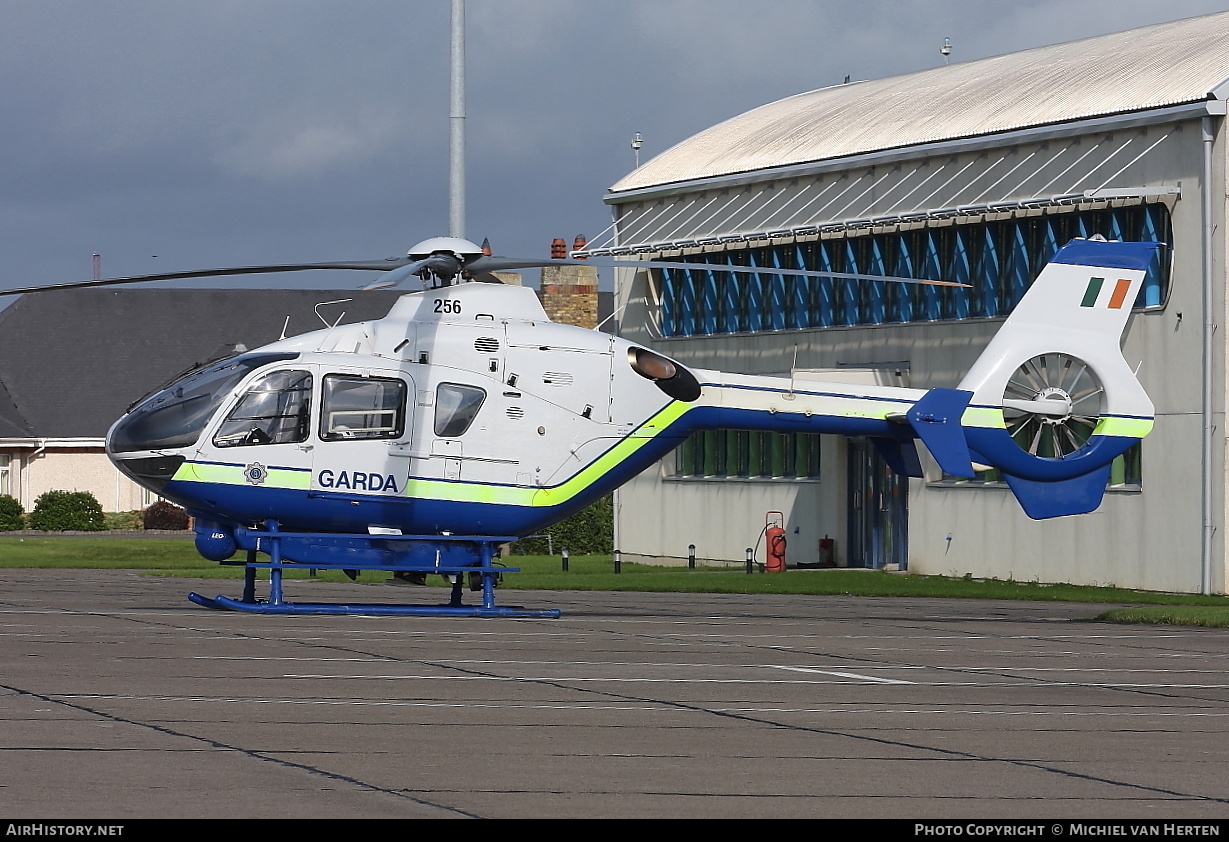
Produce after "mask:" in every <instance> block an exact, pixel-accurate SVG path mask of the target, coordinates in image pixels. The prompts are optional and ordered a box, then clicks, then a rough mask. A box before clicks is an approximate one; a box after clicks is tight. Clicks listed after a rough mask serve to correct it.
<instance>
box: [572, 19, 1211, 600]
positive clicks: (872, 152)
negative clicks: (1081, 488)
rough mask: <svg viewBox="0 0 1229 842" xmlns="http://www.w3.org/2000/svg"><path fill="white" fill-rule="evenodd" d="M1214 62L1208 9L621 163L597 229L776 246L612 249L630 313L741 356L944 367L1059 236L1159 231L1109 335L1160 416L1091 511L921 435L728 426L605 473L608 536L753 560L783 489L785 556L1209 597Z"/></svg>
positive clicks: (959, 363) (658, 331)
mask: <svg viewBox="0 0 1229 842" xmlns="http://www.w3.org/2000/svg"><path fill="white" fill-rule="evenodd" d="M1227 77H1229V14H1216V15H1211V16H1207V17H1201V18H1195V19H1190V20H1182V21H1177V22H1174V23H1167V24H1162V25H1158V26H1151V27H1146V28H1143V29H1137V30H1133V31H1130V32H1123V33H1118V34H1114V35H1108V36H1103V37H1098V38H1092V39H1087V40H1083V41H1077V42H1073V43H1067V44H1060V45H1057V46H1050V47H1042V48H1039V49H1034V50H1028V51H1025V52H1020V53H1014V54H1010V55H1004V56H999V57H995V58H989V59H984V60H980V61H973V62H967V63H964V64H953V65H951V66H946V67H939V68H935V69H932V70H926V71H922V72H918V73H913V74H908V75H904V76H897V77H893V78H889V79H881V80H876V81H868V82H858V83H854V84H844V85H838V86H834V87H830V88H824V89H821V90H817V91H812V92H809V93H803V94H799V95H797V96H792V97H789V98H787V99H783V100H781V101H779V102H773V103H770V104H768V105H764V106H762V107H759V108H756V109H754V110H752V111H749V112H747V113H745V114H741V115H739V116H737V117H734V118H732V119H730V120H727V121H725V122H723V123H720V124H719V125H716V126H714V127H712V128H710V129H708V130H706V131H703V132H701V133H699V134H697V135H696V136H694V137H692V138H690V139H688V140H685V141H683V142H682V143H680V144H678V145H677V146H675V147H673V148H672V149H669V150H668V151H666V152H664V153H662V154H661V155H659V156H657V157H656V158H654V159H652V160H651V161H649V162H648V163H646V164H644V165H643V166H641V167H640V168H639V169H637V170H635V171H634V172H632V173H630V174H629V175H628V176H626V177H625V178H623V179H622V180H621V181H619V182H618V183H617V184H615V185H614V186H613V187H612V188H611V189H610V194H609V196H608V197H607V199H606V201H607V202H608V203H609V204H610V205H611V206H612V210H613V215H614V220H615V221H614V225H613V226H612V229H611V233H609V234H608V235H606V236H605V237H604V238H598V239H596V240H595V241H593V242H592V243H591V244H590V245H591V252H592V253H594V254H615V255H638V256H643V257H656V258H659V259H664V260H669V259H674V260H684V261H696V262H705V263H709V264H713V263H716V264H721V263H727V262H728V263H734V264H741V265H748V266H758V267H764V268H765V271H764V272H763V273H761V274H758V275H740V276H732V275H731V274H730V273H722V272H721V271H720V270H719V269H717V270H714V269H711V268H707V267H706V268H697V269H695V270H692V269H687V270H677V269H676V270H653V271H651V272H650V271H630V270H622V273H621V276H620V278H619V281H618V291H617V302H616V305H617V307H620V308H623V309H622V311H621V315H620V321H621V334H622V335H623V336H624V337H626V338H628V339H632V340H633V341H637V342H642V343H644V344H645V345H647V346H649V347H652V348H655V349H657V350H659V351H661V352H662V353H665V354H667V355H669V356H672V357H674V358H676V359H678V360H680V361H682V362H683V363H685V364H691V365H695V366H698V367H706V368H718V369H723V370H727V371H735V372H742V373H753V374H772V373H776V374H788V373H789V372H791V371H792V372H794V376H795V377H797V378H807V377H810V378H812V379H814V378H819V379H826V380H842V381H848V382H851V383H857V382H862V383H866V382H877V383H883V384H889V385H903V386H911V387H913V388H930V387H935V386H948V387H951V386H955V385H956V384H957V383H958V382H959V381H960V379H961V377H962V376H963V374H964V372H965V371H966V369H967V368H968V367H969V366H970V364H971V363H972V362H973V361H974V359H976V357H977V356H978V354H979V353H980V352H981V350H982V349H983V348H984V347H985V345H986V343H987V342H988V340H989V339H990V337H991V336H992V335H993V334H994V332H995V331H996V329H997V328H998V327H999V326H1000V325H1001V324H1002V321H1003V319H1004V317H1005V316H1006V315H1007V314H1008V313H1009V312H1010V311H1011V309H1012V307H1013V306H1014V305H1015V303H1016V302H1018V301H1019V300H1020V297H1021V296H1022V295H1023V293H1024V291H1025V290H1026V289H1027V287H1028V285H1029V283H1030V282H1031V280H1032V278H1033V277H1035V275H1036V273H1037V272H1038V271H1039V269H1040V267H1041V266H1042V265H1044V264H1045V263H1046V261H1047V260H1048V259H1049V258H1050V257H1051V256H1052V255H1053V254H1054V252H1055V250H1056V249H1057V248H1058V247H1059V246H1061V245H1062V244H1063V243H1065V242H1067V241H1068V240H1070V239H1072V238H1074V237H1087V236H1093V235H1096V234H1100V235H1102V236H1104V237H1106V238H1108V239H1118V240H1143V241H1158V242H1164V243H1167V244H1170V246H1171V248H1169V249H1165V250H1162V252H1161V254H1162V257H1160V258H1158V259H1157V260H1156V261H1154V263H1153V265H1152V266H1151V268H1150V269H1149V271H1148V274H1147V277H1146V280H1145V284H1144V288H1143V291H1142V292H1141V294H1140V297H1139V299H1138V300H1137V301H1136V302H1135V310H1134V314H1133V318H1132V320H1131V324H1130V326H1129V328H1128V333H1127V335H1126V339H1125V343H1124V352H1125V356H1126V358H1127V360H1128V362H1129V363H1130V364H1131V365H1132V367H1134V366H1135V365H1137V364H1138V365H1139V370H1138V376H1139V378H1140V380H1141V382H1142V383H1143V385H1144V387H1145V388H1146V389H1147V391H1148V393H1149V394H1150V396H1151V397H1152V399H1153V401H1154V403H1155V404H1156V424H1155V428H1154V430H1153V432H1152V433H1151V435H1149V436H1148V438H1146V439H1145V440H1144V441H1143V442H1142V445H1141V446H1140V447H1138V448H1135V449H1133V450H1132V451H1130V452H1128V453H1127V454H1125V455H1124V456H1123V457H1120V458H1119V460H1118V461H1117V462H1116V463H1115V464H1114V466H1113V470H1112V472H1111V477H1110V482H1109V488H1108V492H1107V494H1106V496H1105V500H1104V502H1103V503H1102V505H1101V507H1100V509H1098V510H1097V511H1096V512H1093V513H1091V514H1088V515H1081V516H1076V517H1067V518H1059V519H1055V520H1047V521H1033V520H1030V519H1029V518H1028V517H1027V516H1026V515H1025V514H1024V513H1023V512H1022V511H1021V509H1020V507H1019V506H1018V505H1017V503H1016V501H1015V499H1014V498H1013V497H1012V495H1011V494H1010V492H1009V491H1008V489H1007V488H1006V486H1005V485H1004V484H1003V483H1002V482H1001V481H1000V479H999V478H998V477H997V475H996V474H995V473H994V472H983V473H981V474H979V475H978V477H977V478H976V479H974V480H962V479H957V478H953V477H950V476H945V475H944V474H943V473H942V472H941V471H940V470H939V469H938V467H937V466H936V465H935V464H934V462H933V461H931V460H929V457H928V456H927V455H925V454H923V461H924V467H925V473H926V476H925V477H924V478H923V479H920V480H919V479H915V480H906V481H902V480H901V479H899V478H897V477H896V476H894V475H893V474H892V473H891V472H890V471H889V470H887V468H886V466H885V465H884V463H883V461H882V459H881V458H880V457H879V456H878V454H877V453H876V451H875V449H874V448H873V447H871V446H869V444H868V442H866V441H860V440H857V439H852V440H845V439H842V438H839V437H830V436H825V437H812V436H807V435H801V434H795V435H780V434H767V433H750V432H747V431H740V430H720V431H715V432H707V433H702V434H697V435H696V436H693V437H692V438H691V439H690V440H689V441H688V442H687V443H686V444H685V445H684V446H682V447H680V448H679V449H678V450H677V451H675V453H674V454H672V455H671V456H670V457H668V458H667V459H665V460H664V461H663V462H662V463H660V464H659V465H658V466H657V467H656V468H654V469H652V470H649V471H647V472H645V473H644V474H642V475H641V476H639V477H638V478H636V479H635V480H633V481H632V483H630V484H629V485H628V486H625V488H624V489H622V490H621V491H620V492H619V493H618V496H617V505H616V512H617V515H616V523H617V526H616V541H617V546H618V548H619V549H620V551H621V552H622V553H623V557H624V558H628V559H632V560H634V559H636V558H638V557H646V558H648V557H667V558H677V559H683V558H685V557H686V556H687V554H688V547H689V545H692V544H694V545H695V548H696V550H695V552H696V555H697V556H698V557H699V558H701V559H720V560H728V561H732V562H739V561H742V560H743V559H744V557H745V552H746V548H748V547H752V546H754V545H756V544H757V543H759V545H760V558H761V559H762V558H763V541H762V540H760V537H759V536H760V533H761V530H762V529H763V527H764V524H765V517H766V513H768V512H770V511H780V512H783V513H784V520H785V531H786V535H787V538H788V540H789V546H788V561H789V563H790V564H791V565H795V564H821V563H826V562H829V561H832V562H835V563H836V564H838V565H840V566H849V567H885V566H889V565H897V566H899V567H900V568H902V569H906V568H907V569H908V570H911V571H914V572H918V573H931V574H947V575H952V574H955V575H964V574H966V573H971V574H972V575H974V576H976V577H998V578H1003V579H1006V578H1014V579H1016V580H1018V581H1033V580H1036V581H1041V582H1072V583H1081V584H1111V583H1112V584H1116V585H1119V586H1123V587H1131V588H1141V589H1152V590H1165V591H1183V592H1200V591H1204V592H1213V593H1225V592H1226V554H1225V540H1224V538H1225V529H1224V526H1225V521H1226V511H1225V490H1226V480H1227V476H1226V471H1225V434H1224V430H1225V426H1224V424H1225V383H1226V374H1227V372H1226V367H1225V351H1226V341H1227V338H1229V337H1227V335H1226V331H1225V330H1224V329H1223V328H1224V324H1225V316H1226V313H1225V307H1226V299H1225V261H1226V253H1225V249H1226V241H1225V236H1224V232H1225V223H1226V219H1225V216H1226V195H1227V187H1229V185H1227V184H1226V166H1225V164H1226V137H1225V128H1224V115H1225V99H1226V96H1227V95H1229V82H1227V81H1226V80H1227ZM790 268H804V269H813V270H817V271H825V270H831V271H844V272H860V273H869V274H880V275H905V276H913V277H919V278H934V279H947V280H955V281H963V282H965V283H968V284H969V285H970V288H968V289H957V290H946V291H940V290H939V288H936V287H921V288H915V287H911V286H905V285H897V284H887V283H881V282H872V283H865V282H862V283H859V282H850V281H844V280H830V279H825V278H809V277H799V276H790V275H789V274H788V273H787V272H782V271H781V270H788V269H790ZM1205 297H1209V298H1208V300H1205ZM825 538H827V539H828V540H829V542H830V543H828V544H823V543H821V542H823V541H824V539H825Z"/></svg>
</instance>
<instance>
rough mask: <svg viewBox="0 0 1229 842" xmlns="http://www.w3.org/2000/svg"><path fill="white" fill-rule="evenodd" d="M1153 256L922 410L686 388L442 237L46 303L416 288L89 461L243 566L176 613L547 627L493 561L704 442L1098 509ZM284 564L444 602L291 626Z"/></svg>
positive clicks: (874, 391)
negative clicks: (390, 581)
mask: <svg viewBox="0 0 1229 842" xmlns="http://www.w3.org/2000/svg"><path fill="white" fill-rule="evenodd" d="M1156 248H1158V246H1157V244H1154V243H1124V242H1106V241H1097V240H1073V241H1072V242H1070V243H1068V244H1067V245H1066V246H1064V247H1063V248H1062V249H1060V250H1059V251H1058V252H1057V253H1056V254H1055V256H1054V257H1053V259H1052V260H1051V261H1050V262H1049V264H1048V265H1046V266H1045V268H1044V269H1043V271H1042V272H1041V273H1040V275H1039V276H1038V277H1037V279H1036V281H1035V282H1034V283H1033V285H1032V286H1031V287H1030V289H1029V291H1028V292H1027V294H1026V295H1025V297H1024V299H1023V300H1022V301H1021V302H1020V304H1019V305H1018V306H1017V307H1016V308H1015V310H1014V311H1013V312H1012V314H1011V315H1010V316H1009V317H1008V319H1007V320H1006V322H1005V323H1004V324H1003V326H1002V328H1001V329H1000V330H999V332H998V333H997V334H996V335H995V337H994V338H993V339H992V341H991V342H990V344H989V345H988V346H987V348H986V349H985V351H984V353H983V354H982V355H981V356H980V357H979V358H978V360H977V361H976V362H975V364H974V365H973V367H972V368H971V369H970V370H969V372H968V374H967V375H966V376H965V377H964V379H963V380H962V381H961V382H960V383H959V384H958V385H957V386H956V387H955V388H935V389H929V390H918V389H905V388H895V387H885V386H879V387H876V386H851V385H849V384H844V383H822V382H815V381H810V380H806V381H802V380H798V381H795V380H793V379H791V378H786V377H763V376H750V375H742V374H729V373H723V372H719V371H709V370H702V369H691V368H688V367H687V366H684V365H682V364H680V363H678V362H676V361H674V360H671V359H668V358H667V357H665V356H663V355H661V354H659V353H657V352H655V351H652V350H650V349H648V348H644V347H641V346H639V345H636V344H635V343H632V342H628V341H625V340H623V339H620V338H618V337H614V336H610V335H607V334H604V333H600V332H597V331H594V330H587V329H584V328H578V327H573V326H570V325H565V324H556V323H553V322H551V321H550V320H549V319H548V318H547V316H546V313H545V312H544V311H543V309H542V306H541V304H540V303H539V301H538V299H537V296H536V295H535V293H534V291H533V290H531V289H527V288H522V287H514V286H504V285H500V284H492V283H480V282H473V281H471V280H470V279H472V278H475V277H477V276H480V275H483V274H485V273H489V272H495V271H502V270H509V269H520V268H528V267H533V266H543V265H550V264H552V263H560V262H565V263H566V262H574V261H558V260H528V259H527V260H521V259H510V258H501V257H493V256H490V255H489V254H484V252H483V250H482V248H480V247H479V246H477V245H475V244H474V243H471V242H469V241H467V240H463V239H457V238H449V237H440V238H435V239H431V240H427V241H424V242H423V243H420V244H419V245H418V246H415V247H414V248H413V249H411V250H410V252H409V255H408V256H407V257H405V258H398V259H393V260H388V261H366V262H362V261H360V262H346V263H324V264H319V263H317V264H297V265H286V266H253V267H240V268H233V269H215V270H208V271H202V272H182V273H170V274H163V275H145V276H139V277H134V278H117V279H110V280H105V281H87V282H82V283H79V284H68V285H58V286H55V287H50V288H52V289H66V288H75V287H88V286H104V285H114V284H125V283H136V282H140V281H151V280H174V279H179V278H192V277H205V276H214V275H238V274H255V273H269V272H289V271H299V270H304V269H351V270H368V271H370V270H372V269H377V270H386V274H385V275H383V276H382V278H381V280H380V281H378V282H377V283H376V284H373V285H372V286H373V287H388V286H395V285H397V284H399V283H401V282H403V281H406V280H407V279H409V278H411V277H418V278H421V279H422V280H423V285H424V287H425V288H424V289H423V290H422V291H420V292H411V293H408V294H406V295H404V296H402V297H401V298H400V299H399V300H398V301H397V302H396V304H395V305H394V306H393V308H392V310H391V311H390V312H389V313H388V315H387V316H385V317H384V318H382V319H378V320H375V321H370V322H362V323H357V324H347V325H340V324H339V325H335V326H333V327H330V328H326V329H323V330H318V331H315V332H312V333H307V334H303V335H300V336H295V337H292V338H289V339H283V340H281V341H278V342H275V343H273V344H270V345H266V346H264V347H262V348H258V349H256V350H253V351H248V352H245V353H242V354H240V355H238V356H234V357H231V358H229V359H225V360H222V361H220V362H215V363H213V364H210V365H207V366H205V367H203V368H201V369H199V370H196V371H194V372H192V373H190V374H187V375H186V376H184V377H182V378H181V379H179V380H178V381H176V382H174V383H172V384H171V385H169V386H167V387H166V388H164V389H162V390H161V391H159V392H157V393H156V394H154V395H153V396H151V397H149V398H147V399H145V400H143V401H141V402H140V403H138V404H137V405H135V406H134V407H133V408H132V409H131V410H130V411H129V412H128V413H127V414H126V415H125V416H124V417H123V418H121V419H119V420H118V421H116V422H115V424H114V425H113V426H112V428H111V430H110V432H109V433H108V435H107V453H108V455H109V456H110V458H111V460H112V461H113V462H114V463H115V465H116V466H118V468H119V469H120V470H121V471H122V472H123V473H125V474H126V475H128V476H129V477H131V478H132V479H133V480H135V481H136V482H137V483H139V484H140V485H142V486H144V487H146V488H148V489H150V490H151V491H153V492H155V493H157V494H158V495H160V496H162V497H164V498H166V499H169V500H172V501H174V502H176V503H178V504H179V505H181V506H183V507H184V508H185V509H187V511H188V512H189V514H191V515H192V516H193V518H194V524H195V526H194V528H195V532H196V547H197V549H198V551H199V552H200V553H201V555H203V556H204V557H205V558H208V559H211V560H214V561H219V562H227V560H229V559H231V558H232V557H233V556H235V554H236V553H239V552H241V551H242V552H245V553H246V554H247V556H246V558H247V560H246V562H231V563H244V564H246V567H247V571H246V573H247V578H246V582H245V587H244V593H243V596H242V597H241V598H240V599H230V598H227V597H223V596H219V597H216V598H207V597H202V596H200V595H197V594H191V595H190V598H191V599H192V600H193V601H194V602H196V603H198V604H201V605H205V606H208V607H213V608H227V609H235V610H244V611H252V612H260V613H385V614H401V613H404V614H461V615H471V616H517V617H553V616H558V612H557V611H554V610H551V609H528V608H517V607H496V605H495V602H494V585H495V580H496V578H497V577H498V575H499V574H500V572H502V571H503V569H502V568H499V567H498V566H496V565H494V564H493V562H492V558H493V556H494V554H495V552H496V549H497V547H498V545H500V544H502V543H504V542H508V541H512V540H515V539H517V538H520V537H523V536H526V535H530V534H533V533H537V532H540V531H542V530H543V529H544V528H546V527H548V526H549V525H551V524H553V523H555V522H557V521H559V520H561V519H563V518H565V517H567V516H568V515H570V514H572V513H574V512H576V511H578V510H580V509H581V508H583V507H585V506H586V505H588V504H589V503H591V502H593V501H595V500H597V499H598V498H600V497H601V496H603V495H605V494H608V493H609V492H610V491H612V490H613V489H615V488H617V487H618V486H620V485H621V484H623V483H625V482H626V481H628V480H629V479H631V478H632V477H633V476H635V475H636V474H638V473H639V472H641V471H643V470H644V469H645V468H647V467H649V466H650V465H652V464H653V463H654V462H655V461H657V460H659V459H661V458H662V457H663V456H665V455H666V454H668V453H669V452H670V451H671V450H673V449H674V448H675V447H676V446H678V445H679V444H680V443H681V442H683V441H684V439H686V438H687V437H688V436H689V435H691V434H692V433H693V432H695V431H697V430H704V429H715V428H733V429H747V430H766V431H778V432H809V433H835V434H840V435H846V436H868V437H870V438H871V440H872V441H874V442H875V443H876V445H877V447H878V448H879V450H880V452H881V453H882V454H883V455H884V456H885V458H886V459H887V461H888V463H889V464H890V465H891V466H892V467H893V469H894V470H896V471H897V472H898V473H901V474H905V475H909V476H921V475H922V471H921V466H920V460H919V457H918V452H917V449H916V442H917V440H919V439H920V440H921V442H922V443H923V444H924V445H925V447H926V449H927V450H928V451H929V452H930V454H931V456H932V457H933V458H934V459H935V461H936V462H937V463H938V465H939V466H940V467H941V468H942V470H943V471H944V472H945V473H948V474H951V475H955V476H972V475H973V473H974V468H975V466H983V467H984V466H991V467H994V468H997V469H998V470H999V471H1000V472H1001V473H1002V475H1003V477H1004V478H1005V480H1006V482H1007V483H1008V485H1009V486H1010V487H1011V490H1012V491H1013V492H1014V493H1015V496H1016V498H1017V499H1018V500H1019V502H1020V504H1021V506H1022V507H1023V509H1024V510H1025V512H1026V513H1027V514H1028V515H1030V516H1031V517H1033V518H1049V517H1058V516H1063V515H1071V514H1080V513H1084V512H1088V511H1092V510H1093V509H1095V508H1097V506H1099V505H1100V502H1101V496H1102V492H1103V490H1104V488H1105V484H1106V479H1107V476H1108V472H1109V469H1110V468H1109V466H1110V463H1111V461H1112V460H1113V459H1114V458H1115V457H1116V456H1118V455H1119V454H1121V453H1123V452H1124V451H1126V450H1127V449H1128V448H1129V447H1131V446H1132V445H1134V444H1135V443H1136V442H1138V441H1139V440H1140V439H1141V438H1143V437H1144V436H1145V435H1147V433H1148V432H1149V430H1150V429H1151V427H1152V423H1153V406H1152V402H1151V401H1150V400H1149V398H1148V395H1147V394H1146V393H1145V391H1144V389H1143V388H1142V387H1141V385H1140V384H1139V382H1138V380H1137V379H1136V378H1135V376H1134V374H1133V373H1132V371H1131V369H1130V367H1129V366H1128V365H1127V363H1126V361H1125V360H1124V359H1123V356H1122V353H1121V350H1120V344H1119V343H1120V340H1121V337H1122V334H1123V331H1124V330H1125V327H1126V323H1127V320H1128V318H1129V316H1130V314H1131V310H1132V303H1133V302H1134V301H1135V297H1136V293H1137V292H1138V290H1139V287H1140V285H1141V284H1142V281H1143V277H1144V272H1145V269H1146V267H1147V266H1148V263H1149V260H1150V259H1151V257H1152V256H1153V251H1154V250H1155V249H1156ZM625 265H633V266H638V267H641V268H647V267H655V266H667V267H668V266H678V265H680V264H671V263H662V262H645V261H629V262H628V264H625ZM686 265H693V264H686ZM722 268H723V270H730V271H737V270H738V269H739V268H740V267H728V266H724V265H723V267H722ZM748 271H759V272H763V269H749V270H748ZM785 274H791V275H814V276H820V277H843V276H841V275H840V274H839V273H831V272H808V271H802V270H787V271H786V272H785ZM874 280H877V281H883V280H892V279H885V278H882V277H875V278H874ZM896 280H903V281H909V282H913V283H934V282H927V281H915V280H912V279H896ZM938 283H942V282H938ZM47 288H49V287H40V288H30V289H25V290H13V292H32V291H37V290H39V289H47ZM258 554H261V555H266V556H267V557H268V561H260V560H258V559H259V555H258ZM289 567H297V568H305V567H306V568H313V569H314V568H320V569H342V570H346V571H351V572H352V571H357V570H380V571H388V572H392V573H396V574H400V575H403V576H404V575H420V574H423V573H427V572H436V573H441V574H444V575H447V576H449V577H450V578H452V579H453V581H454V585H453V590H452V594H451V601H450V603H449V604H448V605H438V606H413V605H330V604H320V603H310V604H309V603H292V602H290V601H288V600H286V599H285V598H284V596H283V593H282V583H281V574H282V572H283V570H285V569H287V568H289ZM259 568H267V569H269V571H270V574H269V582H270V584H269V597H268V599H258V598H257V597H256V596H255V590H254V588H255V571H256V570H257V569H259ZM467 578H468V579H469V581H470V582H471V583H474V584H475V586H478V585H479V580H480V587H481V590H482V605H481V606H477V605H474V606H466V605H462V604H461V597H462V582H463V580H466V579H467Z"/></svg>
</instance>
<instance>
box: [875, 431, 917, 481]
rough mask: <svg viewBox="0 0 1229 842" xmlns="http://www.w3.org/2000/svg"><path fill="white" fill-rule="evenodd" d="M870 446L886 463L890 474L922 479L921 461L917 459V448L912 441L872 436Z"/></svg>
mask: <svg viewBox="0 0 1229 842" xmlns="http://www.w3.org/2000/svg"><path fill="white" fill-rule="evenodd" d="M871 444H873V445H875V450H877V451H879V455H880V456H882V457H883V461H885V462H887V463H888V467H889V468H891V469H892V473H894V474H897V475H898V476H903V477H922V476H924V474H923V473H922V460H920V459H918V458H917V447H915V446H914V444H913V439H894V438H887V437H886V436H873V437H872V438H871Z"/></svg>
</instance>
